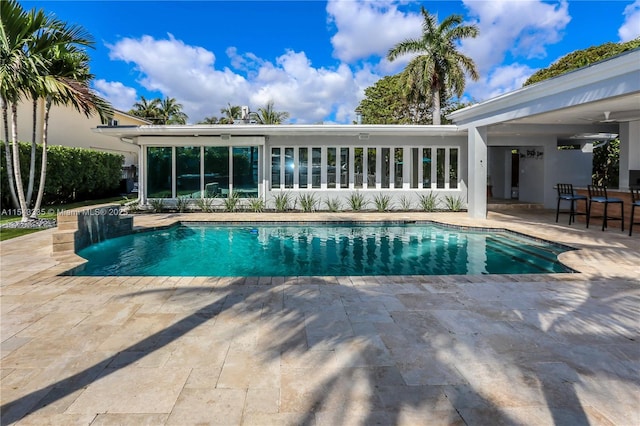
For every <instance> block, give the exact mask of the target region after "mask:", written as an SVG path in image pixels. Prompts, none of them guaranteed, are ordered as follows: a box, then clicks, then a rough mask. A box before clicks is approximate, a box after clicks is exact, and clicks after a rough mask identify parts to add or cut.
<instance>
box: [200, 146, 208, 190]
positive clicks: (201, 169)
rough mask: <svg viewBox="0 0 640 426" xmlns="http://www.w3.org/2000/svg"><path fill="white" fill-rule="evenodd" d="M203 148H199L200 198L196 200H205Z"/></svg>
mask: <svg viewBox="0 0 640 426" xmlns="http://www.w3.org/2000/svg"><path fill="white" fill-rule="evenodd" d="M204 180H205V179H204V146H201V147H200V196H199V197H198V198H205V195H206V194H205V192H204V189H205V186H204Z"/></svg>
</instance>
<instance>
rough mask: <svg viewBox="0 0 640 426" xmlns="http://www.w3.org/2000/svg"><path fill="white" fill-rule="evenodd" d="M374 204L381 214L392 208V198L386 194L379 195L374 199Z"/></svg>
mask: <svg viewBox="0 0 640 426" xmlns="http://www.w3.org/2000/svg"><path fill="white" fill-rule="evenodd" d="M373 202H374V203H375V205H376V210H378V211H379V212H386V211H389V209H390V207H391V197H390V196H389V195H385V194H379V195H376V196H375V197H373Z"/></svg>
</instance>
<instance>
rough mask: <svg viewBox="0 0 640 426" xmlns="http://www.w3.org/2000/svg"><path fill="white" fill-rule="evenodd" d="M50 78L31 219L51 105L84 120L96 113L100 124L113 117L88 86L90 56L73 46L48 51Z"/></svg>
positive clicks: (39, 197) (40, 194) (40, 190)
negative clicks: (72, 110)
mask: <svg viewBox="0 0 640 426" xmlns="http://www.w3.org/2000/svg"><path fill="white" fill-rule="evenodd" d="M49 54H50V55H51V57H50V61H49V63H50V65H49V75H48V76H47V78H48V79H49V80H50V83H51V84H50V85H49V87H50V89H49V90H48V91H46V92H45V93H44V95H45V98H46V102H45V106H44V120H43V124H42V166H41V168H40V184H39V187H38V195H37V198H36V203H35V206H34V208H33V214H32V215H31V218H32V219H36V218H37V214H38V211H39V210H40V205H41V203H42V198H43V195H44V187H45V182H46V178H47V143H48V124H49V113H50V111H51V105H52V104H57V105H71V106H73V107H74V108H75V109H76V110H77V111H78V112H81V113H83V114H85V115H86V116H87V117H88V116H90V115H92V114H94V113H97V114H98V115H99V116H100V119H101V120H102V122H104V121H105V120H107V119H108V118H110V117H111V116H112V115H113V109H112V107H111V105H109V103H108V102H107V101H105V100H104V99H102V98H100V97H99V96H98V95H96V94H95V92H93V91H92V90H91V89H90V87H89V83H90V82H91V80H93V77H94V76H93V74H91V73H90V72H89V55H87V53H86V52H85V51H83V50H78V49H76V48H75V47H74V46H73V45H69V46H65V47H56V48H53V49H51V50H50V52H49Z"/></svg>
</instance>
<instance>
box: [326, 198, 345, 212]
mask: <svg viewBox="0 0 640 426" xmlns="http://www.w3.org/2000/svg"><path fill="white" fill-rule="evenodd" d="M324 204H325V206H327V210H329V211H330V212H337V211H340V209H341V208H342V202H341V201H340V199H339V198H327V199H326V200H324Z"/></svg>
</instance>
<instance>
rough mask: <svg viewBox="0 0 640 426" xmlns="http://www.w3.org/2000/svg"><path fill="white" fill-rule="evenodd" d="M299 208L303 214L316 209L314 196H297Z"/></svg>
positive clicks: (316, 204)
mask: <svg viewBox="0 0 640 426" xmlns="http://www.w3.org/2000/svg"><path fill="white" fill-rule="evenodd" d="M298 202H299V203H300V208H301V209H302V211H303V212H305V213H310V212H313V211H315V210H317V209H318V200H317V199H316V197H315V195H314V194H300V195H299V196H298Z"/></svg>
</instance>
